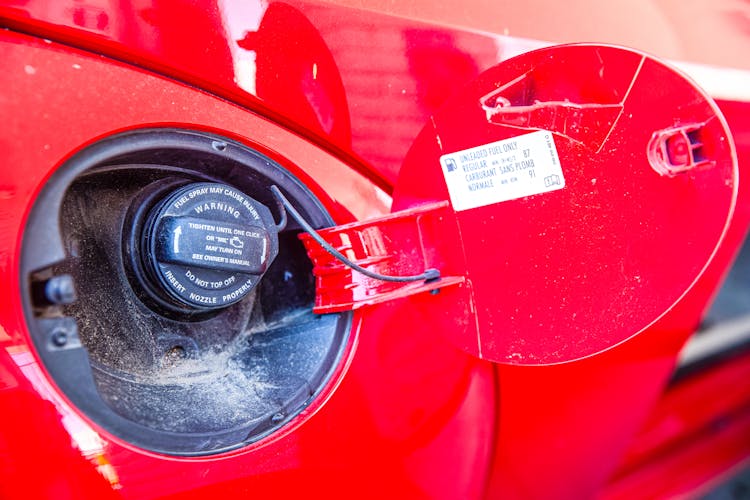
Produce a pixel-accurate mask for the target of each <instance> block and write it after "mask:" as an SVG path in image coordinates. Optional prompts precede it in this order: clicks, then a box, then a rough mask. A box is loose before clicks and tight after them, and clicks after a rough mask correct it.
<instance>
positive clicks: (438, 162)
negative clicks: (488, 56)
mask: <svg viewBox="0 0 750 500" xmlns="http://www.w3.org/2000/svg"><path fill="white" fill-rule="evenodd" d="M737 180H738V179H737V166H736V159H735V152H734V146H733V143H732V139H731V136H730V134H729V131H728V129H727V125H726V123H725V121H724V118H723V117H722V116H721V114H720V112H719V110H718V108H717V106H716V104H715V103H714V102H713V101H712V100H711V99H710V98H709V97H708V96H707V95H706V94H705V93H704V92H703V91H701V90H700V89H699V88H697V87H696V86H695V84H693V83H692V82H691V81H689V80H688V79H686V78H685V77H684V76H683V75H681V74H679V73H677V72H676V71H675V70H673V69H671V68H670V67H668V66H666V65H665V64H663V63H662V62H660V61H658V60H655V59H654V58H652V57H649V56H647V55H644V54H642V53H639V52H634V51H631V50H626V49H622V48H617V47H611V46H599V45H567V46H557V47H549V48H545V49H541V50H537V51H534V52H530V53H526V54H523V55H521V56H518V57H516V58H513V59H510V60H508V61H506V62H504V63H502V64H500V65H498V66H495V67H494V68H492V69H490V70H488V71H486V72H485V73H483V74H482V75H480V76H479V77H478V78H477V79H476V80H475V81H473V82H472V83H471V84H470V85H469V86H468V87H467V88H464V89H463V90H462V91H461V92H460V93H459V95H457V96H455V97H453V98H452V99H450V100H449V102H448V103H447V104H446V105H444V106H443V107H442V109H441V110H440V111H439V112H438V113H436V114H435V115H434V116H433V117H432V119H431V120H430V121H429V123H428V124H427V126H426V127H425V128H424V129H423V130H422V132H421V133H420V135H419V136H418V137H417V139H416V141H415V143H414V145H413V146H412V149H411V151H410V152H409V154H408V156H407V158H406V160H405V163H404V165H403V168H402V170H401V175H400V177H399V179H398V183H397V185H396V190H395V194H394V204H393V210H394V213H393V214H392V215H391V216H388V217H386V218H383V219H380V220H370V221H365V222H360V223H355V224H350V225H346V226H339V227H335V228H330V229H326V230H323V231H321V234H322V235H323V237H324V238H325V239H326V240H327V241H328V242H330V243H332V244H333V245H334V246H335V247H337V248H338V249H339V250H340V251H342V253H344V254H345V255H346V256H347V257H349V258H351V259H353V260H355V261H356V262H357V263H359V264H360V265H362V266H364V267H366V268H368V269H370V270H373V271H377V272H380V273H383V274H389V275H403V274H414V273H420V272H422V271H423V270H424V269H426V268H437V269H439V270H440V272H441V278H440V279H439V280H436V281H432V282H424V281H420V282H415V283H408V284H403V283H389V282H383V281H379V280H375V279H372V278H368V277H366V276H363V275H361V274H360V273H358V272H356V271H352V270H350V269H349V268H348V267H346V266H344V265H343V264H341V263H340V262H339V261H337V260H336V259H334V258H333V257H332V256H331V255H330V254H328V253H327V252H325V251H323V250H322V249H321V248H320V247H319V246H318V245H317V244H316V243H315V242H313V241H311V240H310V239H309V238H308V237H305V238H303V239H305V243H306V245H307V247H308V251H309V255H310V257H311V258H312V259H313V261H314V263H315V270H314V273H315V275H316V279H317V298H316V310H317V311H318V312H329V311H339V310H344V309H356V308H360V307H372V306H373V305H375V304H378V303H380V302H384V301H391V300H395V301H394V302H392V303H391V304H390V305H389V307H391V308H396V314H401V313H403V314H404V315H405V317H408V315H409V311H410V310H411V309H418V310H421V311H425V310H427V311H433V312H434V314H433V315H430V316H432V318H431V319H430V321H428V322H427V323H425V325H424V327H425V328H430V329H431V330H432V331H434V332H435V335H443V336H445V337H447V338H448V339H449V340H450V341H451V342H453V343H454V344H455V345H457V346H458V347H460V348H461V349H463V350H465V351H468V352H469V353H472V354H474V355H477V356H479V357H481V358H484V359H488V360H491V361H495V362H505V363H514V364H548V363H559V362H564V361H570V360H574V359H578V358H581V357H584V356H588V355H592V354H595V353H598V352H601V351H603V350H605V349H607V348H609V347H611V346H613V345H615V344H618V343H620V342H622V341H624V340H626V339H628V338H630V337H632V336H633V335H636V334H637V333H639V332H641V331H643V330H644V329H646V328H648V326H649V325H650V324H652V323H653V322H654V321H656V320H657V319H658V318H659V317H661V316H662V315H664V314H665V313H667V312H668V311H669V310H670V309H671V308H672V307H673V306H674V305H675V303H676V302H677V301H679V300H680V298H681V297H682V296H683V295H684V294H685V293H686V292H687V291H688V290H689V289H690V288H691V286H692V285H693V284H694V283H695V281H696V279H697V278H698V277H699V276H700V275H701V273H702V272H703V270H704V269H705V268H706V266H707V264H708V263H709V261H710V260H711V258H712V256H713V255H714V253H715V251H716V249H717V247H718V245H719V244H720V243H721V241H722V238H723V235H724V233H725V230H726V228H727V226H728V224H729V221H730V218H731V216H732V212H733V209H734V203H735V198H736V193H737ZM438 289H440V293H436V292H435V290H438ZM430 291H431V292H432V293H426V292H430ZM365 312H367V311H365ZM372 312H373V313H375V311H372ZM391 314H393V311H391ZM423 316H424V314H423ZM365 320H366V318H365ZM413 327H414V326H413V324H412V323H410V322H407V321H405V330H408V329H409V328H413ZM408 334H409V332H408V331H404V335H408Z"/></svg>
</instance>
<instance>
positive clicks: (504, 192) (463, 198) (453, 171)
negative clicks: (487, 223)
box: [440, 130, 565, 211]
mask: <svg viewBox="0 0 750 500" xmlns="http://www.w3.org/2000/svg"><path fill="white" fill-rule="evenodd" d="M440 164H441V166H442V170H443V176H444V177H445V183H446V184H447V186H448V193H449V195H450V198H451V204H452V205H453V209H454V210H456V211H461V210H468V209H470V208H477V207H484V206H487V205H492V204H494V203H499V202H501V201H508V200H515V199H517V198H523V197H524V196H531V195H534V194H540V193H548V192H550V191H556V190H558V189H562V188H564V187H565V178H564V177H563V173H562V168H561V167H560V158H559V157H558V155H557V149H556V148H555V141H554V138H553V137H552V133H551V132H548V131H546V130H540V131H537V132H532V133H530V134H526V135H522V136H518V137H513V138H512V139H505V140H502V141H497V142H493V143H491V144H485V145H484V146H477V147H475V148H471V149H465V150H463V151H457V152H455V153H450V154H446V155H443V156H441V157H440Z"/></svg>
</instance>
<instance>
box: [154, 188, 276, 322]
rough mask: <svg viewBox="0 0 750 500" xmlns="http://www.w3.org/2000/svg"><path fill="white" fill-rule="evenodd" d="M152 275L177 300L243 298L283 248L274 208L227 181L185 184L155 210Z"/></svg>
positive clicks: (200, 303) (196, 303)
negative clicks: (222, 182) (278, 233)
mask: <svg viewBox="0 0 750 500" xmlns="http://www.w3.org/2000/svg"><path fill="white" fill-rule="evenodd" d="M142 249H143V250H142V251H143V253H144V257H145V258H144V261H145V264H146V267H147V269H148V272H149V274H150V275H151V276H152V277H153V278H154V280H153V281H155V282H156V284H158V286H159V287H160V288H161V291H162V292H163V293H165V294H166V295H167V296H168V297H169V298H170V299H172V301H176V302H177V303H178V304H180V305H183V306H189V307H191V308H195V309H204V310H205V309H219V308H222V307H226V306H228V305H230V304H234V303H235V302H238V301H240V300H242V298H243V297H245V296H246V295H247V294H248V293H250V291H252V289H253V288H255V286H256V285H257V284H258V282H259V281H260V278H261V276H262V275H263V273H264V272H265V271H266V269H268V266H269V265H270V264H271V262H273V259H274V258H275V257H276V255H277V253H278V251H279V244H278V236H277V228H276V224H275V222H274V220H273V216H272V215H271V212H270V210H269V209H268V208H267V207H266V206H265V205H263V204H261V203H259V202H258V201H256V200H254V199H252V198H250V197H249V196H247V195H246V194H244V193H242V192H240V191H238V190H237V189H235V188H233V187H231V186H228V185H226V184H219V183H209V182H201V183H193V184H188V185H186V186H183V187H181V188H179V189H177V190H176V191H174V192H173V193H171V194H170V195H169V196H167V197H166V198H165V199H164V200H163V201H162V202H160V203H158V204H157V205H156V207H154V209H153V210H152V211H151V213H150V214H149V217H148V219H147V222H146V226H145V228H144V232H143V236H142Z"/></svg>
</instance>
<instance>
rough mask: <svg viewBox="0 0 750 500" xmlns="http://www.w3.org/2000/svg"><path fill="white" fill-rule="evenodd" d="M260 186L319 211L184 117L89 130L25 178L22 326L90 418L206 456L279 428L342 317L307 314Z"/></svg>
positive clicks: (315, 381)
mask: <svg viewBox="0 0 750 500" xmlns="http://www.w3.org/2000/svg"><path fill="white" fill-rule="evenodd" d="M216 144H222V145H223V147H222V148H216V147H215V145H216ZM271 185H276V186H279V187H280V189H281V190H282V191H283V192H284V194H285V196H286V197H287V198H288V199H289V200H290V203H291V204H293V205H294V207H295V208H296V210H297V211H299V212H300V213H302V214H304V217H305V219H306V220H308V221H310V222H311V224H312V225H313V226H315V227H325V226H330V225H332V224H333V221H332V220H331V218H330V216H329V215H328V214H327V212H326V211H325V209H324V208H323V206H322V204H321V203H320V202H319V201H318V200H317V199H316V198H315V196H314V195H313V194H312V192H311V191H310V190H309V189H308V188H307V187H306V186H305V185H303V184H302V183H301V182H300V181H299V180H298V179H297V178H296V177H294V176H293V175H292V174H291V173H290V172H289V171H288V170H286V169H285V168H283V167H282V166H281V165H279V164H278V163H277V162H275V161H273V160H271V159H270V158H268V157H266V156H264V155H262V154H261V153H259V152H257V151H255V150H253V149H250V148H248V147H246V146H244V145H242V144H239V143H237V142H234V141H230V140H228V139H225V138H223V137H219V136H216V135H213V134H206V133H200V132H194V131H187V130H176V129H149V130H143V131H137V132H130V133H127V134H122V135H118V136H113V137H111V138H107V139H104V140H102V141H100V142H98V143H95V144H93V145H92V146H90V147H88V148H86V149H84V150H82V151H81V152H79V153H78V154H76V155H75V156H73V157H72V158H71V159H70V160H69V161H68V162H67V163H66V164H64V165H62V166H61V167H60V168H59V169H58V170H57V171H56V172H55V174H54V175H53V176H52V177H51V178H50V180H49V181H48V182H47V184H46V185H45V186H44V188H43V189H42V190H41V192H40V194H39V196H38V198H37V200H36V201H35V204H34V206H33V208H32V211H31V214H30V216H29V219H28V222H27V227H26V231H25V234H24V240H23V243H22V261H21V273H22V286H23V299H24V310H25V314H26V317H27V323H28V325H29V331H30V334H31V336H32V338H33V340H34V345H35V347H36V349H37V351H38V352H39V356H40V358H41V360H42V362H43V363H44V365H45V367H46V369H47V372H48V373H49V374H50V376H51V377H52V379H54V382H55V383H56V385H57V387H59V388H60V390H61V391H62V392H63V393H64V394H65V395H66V396H67V398H68V399H69V400H70V401H71V402H72V403H73V404H74V405H75V406H76V407H77V408H78V409H79V410H80V411H81V412H83V413H84V414H86V415H87V416H88V417H89V418H90V419H91V420H93V421H95V422H96V423H97V424H98V425H100V426H101V427H102V428H104V429H105V430H106V431H107V432H110V433H112V434H113V435H115V436H118V437H119V438H121V439H123V440H125V441H128V442H130V443H131V444H133V445H135V446H138V447H141V448H144V449H148V450H152V451H156V452H159V453H166V454H172V455H187V456H190V455H206V454H215V453H221V452H224V451H228V450H231V449H236V448H239V447H242V446H244V445H246V444H248V443H252V442H255V441H258V440H259V439H262V438H263V437H265V436H268V435H270V434H272V433H273V432H275V431H276V430H278V429H280V428H281V427H283V426H285V425H287V424H289V422H290V421H291V420H293V419H294V417H295V416H297V415H298V414H299V413H300V412H301V411H302V410H303V409H305V408H308V407H309V405H311V404H312V403H313V402H314V401H315V400H316V398H318V397H321V395H322V394H323V393H324V392H325V388H326V387H327V386H328V385H329V383H330V382H331V378H332V376H333V374H334V373H340V371H337V367H338V365H339V363H340V362H341V359H342V357H343V353H344V352H345V350H346V347H347V345H348V341H349V331H350V325H351V316H350V315H349V314H346V313H344V314H327V315H315V314H313V313H312V306H313V301H314V297H315V284H314V278H313V275H312V264H311V262H310V261H309V259H308V258H307V256H306V253H305V249H304V247H303V245H302V243H301V242H300V240H299V238H298V235H299V234H300V232H302V228H301V227H300V226H299V225H298V224H297V223H296V222H295V221H289V224H284V223H283V218H284V216H285V214H284V213H283V211H282V210H280V209H279V207H278V205H277V204H276V200H275V199H274V197H273V195H272V194H271V192H270V190H269V186H271ZM277 220H282V223H279V224H277V223H276V222H275V221H277Z"/></svg>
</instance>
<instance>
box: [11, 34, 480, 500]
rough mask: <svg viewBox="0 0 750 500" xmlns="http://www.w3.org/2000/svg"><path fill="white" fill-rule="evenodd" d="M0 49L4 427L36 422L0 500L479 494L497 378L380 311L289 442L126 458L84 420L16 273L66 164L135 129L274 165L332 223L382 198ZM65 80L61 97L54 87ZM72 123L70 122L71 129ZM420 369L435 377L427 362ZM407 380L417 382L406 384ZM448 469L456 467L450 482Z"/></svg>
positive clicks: (242, 131)
mask: <svg viewBox="0 0 750 500" xmlns="http://www.w3.org/2000/svg"><path fill="white" fill-rule="evenodd" d="M1 43H2V51H3V54H5V59H4V64H5V65H7V66H6V67H7V68H8V71H6V72H4V73H3V76H2V87H3V88H6V89H11V90H12V93H13V95H14V98H13V99H12V100H3V101H2V104H1V105H2V114H3V116H6V117H11V118H9V119H8V120H7V121H6V123H5V127H6V128H5V130H6V133H9V134H11V135H12V136H13V137H16V139H17V140H15V141H11V142H6V143H5V146H4V147H3V150H2V156H3V159H2V162H3V164H5V165H16V166H17V168H10V169H5V170H3V174H2V182H1V183H0V185H1V186H2V189H3V192H4V193H6V196H4V197H3V198H2V200H1V201H0V214H1V215H0V220H1V221H2V228H3V231H2V236H1V238H2V240H1V241H0V245H2V248H3V249H5V250H4V251H3V252H2V254H1V255H2V269H3V270H4V271H3V273H2V280H3V287H4V288H5V289H6V290H15V293H12V297H13V298H10V299H9V300H8V301H5V302H4V303H3V305H2V308H1V309H0V325H2V332H3V338H2V341H3V352H4V355H3V358H2V362H3V365H2V373H3V380H4V381H6V380H7V383H5V382H4V386H3V391H2V392H3V397H4V398H5V400H6V401H8V402H9V406H4V408H5V409H6V410H7V411H9V412H12V413H13V415H14V417H13V418H17V419H24V418H27V417H25V416H29V415H30V416H33V418H35V419H37V421H34V420H29V424H30V425H33V427H34V428H35V429H36V430H35V431H34V432H33V433H32V435H31V436H29V437H28V438H24V433H22V432H19V429H20V427H19V425H20V421H16V423H15V424H14V422H13V421H11V420H6V421H5V422H7V423H8V425H4V426H3V427H2V429H0V434H1V435H2V442H3V443H4V448H3V457H4V458H3V470H2V476H3V481H2V483H3V488H4V489H3V492H4V493H6V494H7V496H8V497H11V498H13V497H18V498H20V497H25V495H26V492H27V491H28V489H27V488H28V486H27V483H28V481H29V480H31V478H32V477H34V478H35V479H33V482H34V487H38V488H39V491H40V492H55V491H60V492H63V493H64V492H66V491H70V492H71V496H72V497H75V498H85V497H89V498H101V497H102V496H101V494H100V489H101V487H102V480H101V478H100V477H98V476H100V475H101V474H102V473H103V472H106V473H107V477H106V478H104V479H105V484H104V486H107V485H108V484H109V483H111V484H112V486H113V487H115V488H117V490H118V494H119V495H122V496H123V497H127V498H154V497H162V496H165V495H167V494H169V495H177V494H182V495H185V496H187V497H190V496H194V495H208V494H222V495H227V494H229V493H232V494H236V492H237V491H253V492H265V494H276V495H279V494H283V495H291V494H303V493H304V492H305V491H308V490H309V488H315V489H322V488H325V489H326V490H327V491H329V492H330V493H331V495H334V496H345V495H347V494H348V493H349V492H351V491H355V490H362V489H364V490H365V491H370V492H372V494H373V495H378V496H379V495H385V494H388V493H389V492H390V493H394V492H404V493H405V494H409V493H410V492H411V494H413V495H424V494H427V495H429V496H445V497H446V498H448V497H456V496H477V495H478V494H479V492H480V491H481V489H482V485H483V484H484V481H485V477H486V473H487V466H488V463H489V454H490V449H489V443H490V442H491V438H492V435H493V432H494V406H495V392H494V389H495V388H494V377H493V373H492V369H491V367H489V366H484V365H482V364H481V363H480V362H478V361H476V360H473V359H471V358H468V357H466V356H464V355H462V354H461V353H459V352H457V351H455V350H454V349H453V348H451V347H450V346H447V345H444V344H440V343H435V342H434V341H433V338H432V335H431V333H430V332H427V331H422V333H419V332H413V334H412V335H411V336H408V337H403V335H402V334H401V333H400V329H399V328H396V327H395V324H397V323H398V322H400V319H399V318H398V317H394V316H393V315H391V314H388V313H387V310H385V311H383V312H382V314H380V315H378V316H377V318H375V319H372V320H369V321H368V322H367V325H368V326H364V324H363V323H362V321H361V319H358V320H356V321H355V325H354V336H353V340H352V345H351V346H350V353H349V356H351V355H353V353H354V347H355V345H354V343H355V342H358V344H359V346H358V348H357V355H356V356H355V357H354V358H353V359H350V360H349V361H348V362H347V364H349V363H350V364H351V365H350V366H349V367H348V370H347V369H346V368H347V367H346V365H342V366H341V368H340V371H339V373H338V375H337V376H336V377H335V378H336V379H337V380H336V381H335V382H334V383H332V384H331V386H330V387H329V388H328V389H327V391H325V392H326V394H324V395H323V397H322V398H321V400H320V401H318V402H316V403H315V404H314V405H313V406H311V407H310V408H309V409H308V410H306V411H305V412H304V413H303V414H302V415H300V416H299V417H298V418H297V419H296V421H294V422H292V423H291V424H290V425H289V426H288V428H287V429H286V431H282V432H281V433H280V435H277V436H273V437H272V438H270V439H268V440H266V441H265V442H260V443H258V444H256V445H254V446H252V447H250V449H249V450H242V451H239V452H235V453H232V454H230V455H228V456H223V457H217V458H208V459H193V460H186V459H175V458H169V457H162V456H156V455H154V454H151V453H147V452H144V451H139V450H137V449H133V448H132V447H131V446H129V445H127V444H125V443H122V442H120V441H119V440H118V439H116V438H114V437H112V436H110V435H109V434H108V433H107V432H106V431H104V430H102V429H99V428H97V427H96V426H95V425H94V424H92V423H91V422H89V421H88V420H87V419H86V417H85V416H82V415H78V414H77V412H76V411H75V410H74V409H72V408H71V407H70V406H69V404H68V403H67V402H66V401H65V399H64V397H63V396H62V395H61V394H60V393H59V392H58V391H57V390H56V389H55V388H54V386H53V385H52V384H51V383H50V382H49V380H48V379H47V376H46V374H45V372H44V368H43V367H42V366H41V365H40V364H39V362H38V360H37V359H36V358H35V356H34V354H33V349H31V347H30V341H29V337H28V333H27V331H26V329H25V327H24V322H23V317H22V314H21V308H20V303H19V300H20V299H19V296H18V288H19V284H18V281H17V280H18V278H17V272H16V271H13V270H14V269H17V266H18V254H17V253H16V250H15V249H16V248H17V246H18V244H19V241H20V235H21V233H22V224H23V219H24V213H25V210H27V209H28V207H29V204H30V203H31V201H32V200H33V197H34V194H35V192H36V191H37V190H38V189H39V188H40V186H41V184H42V183H43V182H44V180H45V179H46V177H47V176H49V175H50V173H51V172H53V171H54V169H55V166H56V165H58V164H59V163H60V162H61V161H63V160H64V159H65V158H67V157H68V156H69V155H70V154H72V153H73V152H75V151H76V150H78V149H80V148H81V147H83V146H85V145H86V144H87V143H88V142H90V141H91V140H92V139H94V138H97V137H101V136H103V135H108V134H112V133H115V132H118V131H122V130H127V129H130V128H134V127H143V126H150V127H154V126H182V127H187V128H201V129H209V130H213V131H217V132H220V133H223V134H225V135H229V136H232V137H234V138H236V139H238V140H241V141H243V142H246V143H248V144H251V145H253V146H254V147H256V148H259V149H262V150H263V151H265V152H266V153H267V154H269V155H271V156H272V157H278V158H279V159H280V161H281V162H283V164H284V165H285V166H287V167H288V168H289V169H291V170H292V171H294V172H295V173H296V174H297V175H298V176H299V177H300V178H302V179H304V180H305V182H306V183H307V184H308V185H309V186H310V187H311V188H313V189H316V190H317V192H318V195H319V196H320V197H321V199H324V200H327V201H326V203H327V204H328V206H329V208H330V210H331V211H332V213H333V214H334V217H336V218H337V219H338V220H341V221H346V220H347V219H349V218H351V217H352V213H354V214H357V216H358V217H368V216H372V215H375V214H377V213H378V212H380V213H382V212H383V211H385V210H386V207H384V206H383V201H386V200H387V197H386V196H384V195H382V193H379V191H378V190H377V188H375V187H374V186H373V185H372V184H371V183H368V182H366V180H365V179H364V178H363V177H362V176H360V175H358V174H357V173H356V172H354V171H353V170H351V169H349V168H348V167H347V166H346V165H345V164H343V163H341V162H340V161H338V160H337V159H335V158H333V157H331V156H330V155H328V154H326V153H324V152H322V151H320V150H319V149H316V148H314V147H313V146H311V145H310V144H308V143H306V142H305V141H303V140H301V139H300V138H299V137H297V136H295V135H293V134H290V133H289V132H286V131H284V130H283V129H280V128H278V127H277V126H275V125H274V124H272V123H271V122H268V121H267V120H265V119H263V118H260V117H258V116H256V115H253V114H249V113H247V112H246V111H244V110H242V109H240V108H237V107H235V106H233V105H230V104H228V103H226V102H223V101H220V100H218V99H215V98H213V97H210V96H208V95H206V94H203V93H200V92H198V91H196V90H194V89H190V88H188V87H185V86H181V85H177V84H174V83H171V82H169V81H167V80H164V79H161V78H159V77H155V76H152V75H149V74H146V73H143V72H140V71H134V70H133V69H130V68H127V67H124V66H122V65H120V64H117V63H112V62H110V61H102V60H100V59H99V58H97V57H93V56H90V55H85V54H77V53H74V52H71V51H70V50H69V49H67V48H65V47H62V46H59V45H56V44H46V43H44V42H42V41H41V40H35V39H31V38H28V37H25V36H20V35H16V34H13V33H7V32H5V33H3V34H2V42H1ZM60 81H65V82H66V85H65V86H64V87H61V86H59V85H57V83H56V82H60ZM81 89H87V91H86V92H82V91H81ZM91 95H96V96H97V99H91V98H90V96H91ZM42 104H43V107H42V108H43V111H42V112H40V113H38V114H34V115H33V116H30V115H29V114H28V113H27V112H26V110H29V109H42V108H40V105H42ZM71 116H75V117H76V120H75V121H74V122H73V123H71V122H69V119H70V117H71ZM248 131H251V132H252V138H250V137H249V136H248V135H247V133H248ZM314 179H315V180H314ZM422 314H428V312H425V311H423V312H422ZM355 339H356V340H355ZM425 358H428V359H430V360H431V362H430V363H423V362H422V361H421V360H423V359H425ZM19 365H22V368H19V367H18V366H19ZM404 365H407V366H411V368H410V369H409V370H404V369H403V366H404ZM19 369H21V370H23V376H19V375H18V373H19ZM345 372H346V377H345V378H344V379H343V381H340V377H341V376H343V375H344V373H345ZM14 374H15V375H14ZM14 380H15V381H18V383H15V384H14V382H13V381H14ZM426 381H430V383H427V382H426ZM338 384H340V387H338V390H337V391H336V392H333V389H334V386H335V385H338ZM395 387H398V390H394V388H395ZM326 399H328V402H327V404H326V405H324V406H323V407H322V408H321V404H322V402H323V401H324V400H326ZM11 403H12V405H11ZM38 408H46V409H45V410H44V411H40V410H39V409H38ZM28 418H32V417H28ZM37 439H39V440H42V441H43V442H44V443H45V444H44V445H43V446H42V445H41V444H38V443H40V441H35V440H37ZM92 443H93V445H92ZM46 457H49V460H52V459H55V460H57V459H59V460H61V462H62V463H65V464H66V465H65V469H64V470H65V473H64V475H60V474H44V473H41V472H39V469H40V468H47V467H49V466H50V462H49V461H48V460H47V458H46ZM65 457H70V458H65ZM457 457H461V458H460V463H461V464H462V467H461V468H458V469H457V468H456V466H455V462H454V460H455V459H456V458H457ZM31 464H35V465H33V466H32V465H31ZM61 470H62V469H61ZM97 471H98V472H97ZM238 471H243V472H242V473H241V474H238ZM375 471H377V472H378V473H377V474H375ZM435 471H443V472H442V473H441V476H443V477H445V478H446V482H445V483H443V484H441V483H438V482H435V480H434V474H435ZM87 478H89V479H87ZM448 478H449V480H448ZM42 496H43V495H42Z"/></svg>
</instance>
